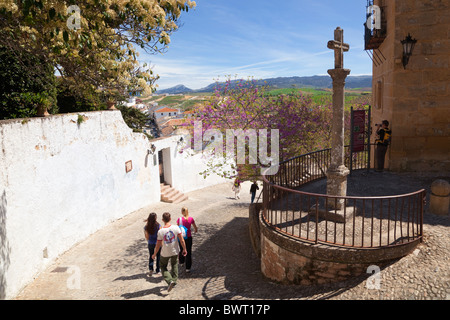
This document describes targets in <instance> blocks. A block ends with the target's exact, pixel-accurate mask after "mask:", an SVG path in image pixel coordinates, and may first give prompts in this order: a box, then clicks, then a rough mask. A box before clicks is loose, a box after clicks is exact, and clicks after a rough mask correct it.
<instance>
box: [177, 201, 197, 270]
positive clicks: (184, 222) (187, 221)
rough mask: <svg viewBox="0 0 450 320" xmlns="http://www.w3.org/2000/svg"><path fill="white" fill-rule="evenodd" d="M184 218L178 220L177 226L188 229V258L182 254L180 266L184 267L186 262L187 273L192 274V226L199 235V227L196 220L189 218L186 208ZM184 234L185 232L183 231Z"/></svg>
mask: <svg viewBox="0 0 450 320" xmlns="http://www.w3.org/2000/svg"><path fill="white" fill-rule="evenodd" d="M181 214H182V217H180V218H178V220H177V224H178V226H180V228H183V227H184V228H186V235H185V238H184V241H185V242H186V251H187V254H186V257H185V256H183V255H182V254H180V255H179V261H180V265H183V264H184V263H185V262H186V272H187V273H189V272H191V266H192V233H191V226H193V227H194V232H195V233H197V231H198V229H197V225H196V224H195V221H194V218H192V217H191V216H189V210H188V209H187V208H186V207H183V208H182V209H181ZM182 232H183V230H182Z"/></svg>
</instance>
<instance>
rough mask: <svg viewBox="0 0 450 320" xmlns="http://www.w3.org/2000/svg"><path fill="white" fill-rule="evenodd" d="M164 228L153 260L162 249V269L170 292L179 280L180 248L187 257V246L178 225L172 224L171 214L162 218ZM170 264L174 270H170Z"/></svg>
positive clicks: (159, 233) (159, 235) (166, 214)
mask: <svg viewBox="0 0 450 320" xmlns="http://www.w3.org/2000/svg"><path fill="white" fill-rule="evenodd" d="M162 221H163V222H164V227H162V228H161V229H159V231H158V237H157V239H158V241H157V242H156V247H155V251H154V253H153V255H152V259H153V260H154V259H155V258H156V253H157V252H158V250H159V249H160V248H161V258H160V268H161V272H162V274H163V276H164V280H165V281H166V283H167V284H168V288H167V291H168V292H170V291H171V290H172V289H173V287H174V286H175V285H176V284H177V280H178V261H177V260H178V254H179V253H180V246H179V245H178V242H179V243H180V244H181V246H182V247H183V251H182V255H184V256H186V254H187V252H186V244H185V243H184V239H183V237H182V235H181V230H180V228H179V227H178V226H177V225H172V224H170V221H171V217H170V213H169V212H164V213H163V216H162ZM177 240H178V241H177ZM169 262H170V264H171V267H172V269H171V270H170V271H169V270H168V265H169Z"/></svg>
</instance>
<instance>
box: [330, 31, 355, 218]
mask: <svg viewBox="0 0 450 320" xmlns="http://www.w3.org/2000/svg"><path fill="white" fill-rule="evenodd" d="M327 46H328V48H329V49H332V50H334V56H335V61H334V64H335V68H334V69H330V70H328V74H329V75H330V76H331V78H332V79H333V120H332V129H331V130H332V140H331V164H330V167H329V168H328V171H327V194H328V195H332V196H346V195H347V175H348V174H349V173H350V171H349V170H348V169H347V168H346V167H345V164H344V105H345V100H344V98H345V96H344V94H345V93H344V88H345V78H346V77H347V76H348V75H349V74H350V70H348V69H344V52H346V51H348V50H349V49H350V47H349V45H348V44H346V43H344V31H343V30H342V29H341V28H339V27H337V28H336V30H335V31H334V40H331V41H329V42H328V45H327ZM330 202H332V203H331V204H330V206H331V207H333V209H338V210H342V209H343V207H344V206H345V204H344V201H343V199H340V200H339V201H337V202H335V201H330Z"/></svg>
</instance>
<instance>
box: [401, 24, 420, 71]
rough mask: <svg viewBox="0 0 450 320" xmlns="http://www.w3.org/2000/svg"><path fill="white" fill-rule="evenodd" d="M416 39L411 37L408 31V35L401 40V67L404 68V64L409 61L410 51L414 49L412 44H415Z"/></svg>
mask: <svg viewBox="0 0 450 320" xmlns="http://www.w3.org/2000/svg"><path fill="white" fill-rule="evenodd" d="M416 42H417V40H416V39H413V38H412V37H411V35H410V34H409V33H408V36H407V37H406V38H405V40H402V45H403V68H404V69H406V65H407V64H408V62H409V57H411V55H412V52H413V50H414V46H415V45H416Z"/></svg>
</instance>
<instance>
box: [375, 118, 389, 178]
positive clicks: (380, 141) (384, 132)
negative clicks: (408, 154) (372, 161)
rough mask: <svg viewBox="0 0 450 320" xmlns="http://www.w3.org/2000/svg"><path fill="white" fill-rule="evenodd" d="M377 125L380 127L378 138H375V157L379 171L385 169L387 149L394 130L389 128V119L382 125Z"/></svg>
mask: <svg viewBox="0 0 450 320" xmlns="http://www.w3.org/2000/svg"><path fill="white" fill-rule="evenodd" d="M375 126H376V127H377V128H378V129H377V132H376V134H377V135H378V138H377V139H376V140H375V144H376V150H375V157H376V160H377V164H376V168H375V170H376V171H377V172H382V171H383V170H384V158H385V156H386V151H387V148H388V146H389V144H390V142H391V136H392V131H391V130H390V129H389V121H387V120H383V122H382V123H381V125H379V124H375Z"/></svg>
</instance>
